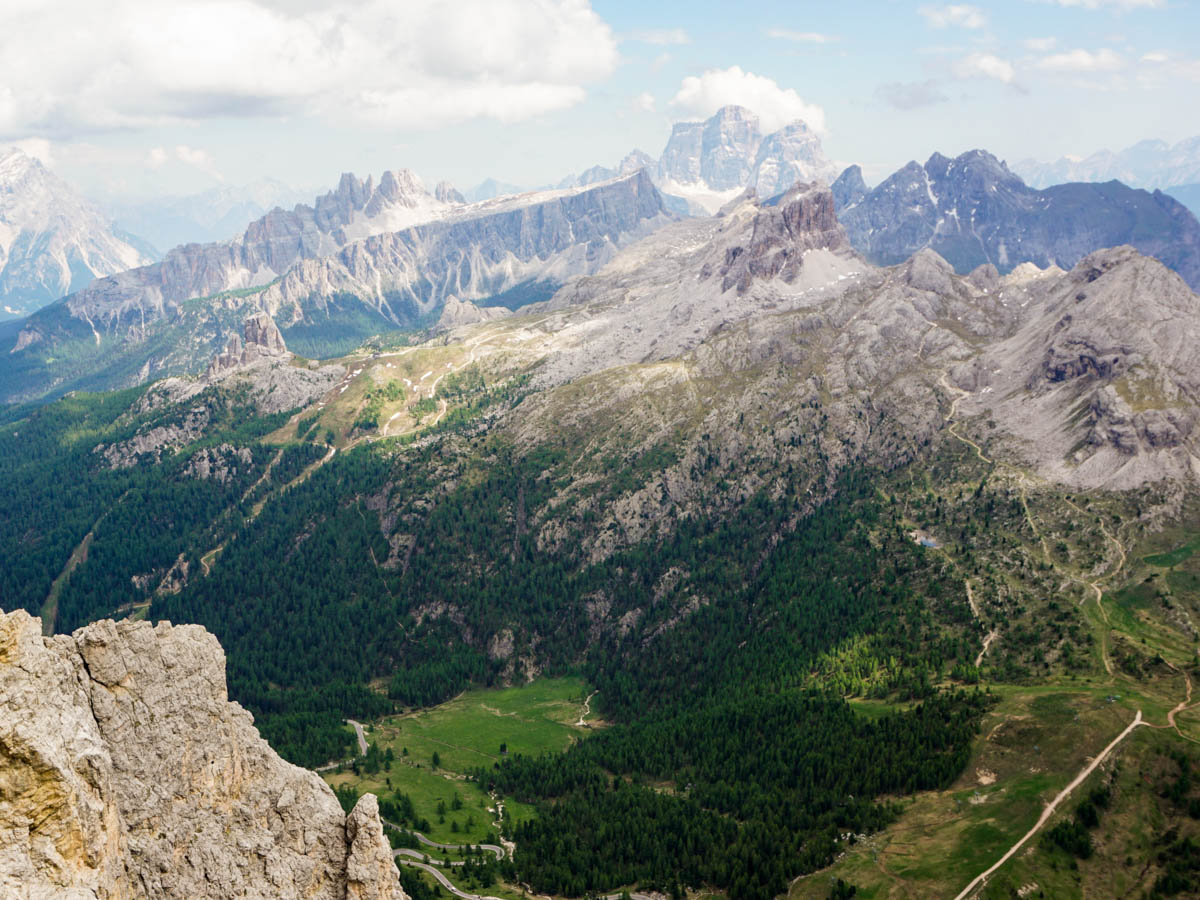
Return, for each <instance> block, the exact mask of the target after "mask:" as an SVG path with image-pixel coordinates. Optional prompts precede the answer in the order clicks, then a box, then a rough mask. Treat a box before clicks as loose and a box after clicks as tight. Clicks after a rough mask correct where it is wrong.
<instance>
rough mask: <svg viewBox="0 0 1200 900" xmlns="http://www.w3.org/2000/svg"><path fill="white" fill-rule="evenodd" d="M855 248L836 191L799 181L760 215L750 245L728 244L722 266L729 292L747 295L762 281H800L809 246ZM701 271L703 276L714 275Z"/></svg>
mask: <svg viewBox="0 0 1200 900" xmlns="http://www.w3.org/2000/svg"><path fill="white" fill-rule="evenodd" d="M818 249H822V250H834V251H844V250H848V249H849V242H848V241H847V240H846V234H845V232H844V231H842V227H841V226H840V225H839V224H838V221H837V215H836V213H835V212H834V203H833V194H832V192H831V191H830V190H829V188H826V187H823V186H821V185H818V184H811V185H796V186H795V187H793V188H792V189H791V190H790V191H788V192H787V193H786V194H785V195H784V196H783V198H782V200H781V201H780V202H779V204H778V205H777V206H773V207H763V208H762V209H761V210H760V211H759V213H758V214H757V215H756V216H755V219H754V227H753V230H752V232H751V234H750V239H749V241H747V243H746V244H745V245H737V246H731V247H728V248H727V249H726V251H725V259H724V261H723V263H722V265H721V266H720V267H719V268H718V269H717V272H716V274H718V275H720V277H721V286H722V289H723V290H730V289H731V288H737V290H738V293H745V292H746V291H747V290H748V289H749V288H750V286H751V284H753V283H754V282H755V281H757V280H764V279H766V280H769V279H772V278H776V277H778V278H781V279H782V280H783V281H784V282H785V283H791V282H792V281H794V280H795V279H796V276H797V275H798V274H799V272H800V269H801V267H802V266H803V265H804V254H805V252H807V251H809V250H818ZM708 274H709V273H708V271H707V270H701V275H700V277H701V278H705V277H707V275H708Z"/></svg>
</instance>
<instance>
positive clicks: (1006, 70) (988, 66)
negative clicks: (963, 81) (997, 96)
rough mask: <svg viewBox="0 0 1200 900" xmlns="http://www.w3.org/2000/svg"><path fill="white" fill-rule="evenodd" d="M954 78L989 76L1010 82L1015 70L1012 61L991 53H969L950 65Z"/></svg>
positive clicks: (1006, 82)
mask: <svg viewBox="0 0 1200 900" xmlns="http://www.w3.org/2000/svg"><path fill="white" fill-rule="evenodd" d="M950 71H951V72H953V73H954V77H955V78H990V79H993V80H995V81H1000V82H1003V83H1004V84H1011V83H1012V80H1013V77H1014V76H1015V74H1016V73H1015V72H1014V71H1013V66H1012V63H1010V62H1009V61H1008V60H1006V59H1001V58H1000V57H998V56H993V55H992V54H991V53H969V54H967V55H966V56H964V57H963V58H962V59H959V60H956V61H955V62H954V64H953V65H952V66H951V67H950Z"/></svg>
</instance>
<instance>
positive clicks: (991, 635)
mask: <svg viewBox="0 0 1200 900" xmlns="http://www.w3.org/2000/svg"><path fill="white" fill-rule="evenodd" d="M997 634H999V632H998V631H997V630H996V629H995V628H993V629H992V630H991V631H989V632H988V633H987V637H985V638H984V639H983V649H981V650H980V651H979V655H978V656H977V657H975V668H977V669H978V668H979V667H980V666H981V665H983V657H984V654H986V653H987V652H988V647H990V646H992V641H994V640H995V639H996V635H997Z"/></svg>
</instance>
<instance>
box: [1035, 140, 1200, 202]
mask: <svg viewBox="0 0 1200 900" xmlns="http://www.w3.org/2000/svg"><path fill="white" fill-rule="evenodd" d="M1013 168H1014V169H1015V170H1016V172H1017V173H1018V174H1020V175H1021V176H1023V177H1024V178H1025V180H1026V181H1027V182H1029V184H1031V185H1033V186H1034V187H1039V188H1045V187H1050V186H1051V185H1052V184H1059V183H1062V182H1064V181H1112V180H1114V179H1115V180H1117V181H1121V182H1123V183H1124V184H1127V185H1129V186H1130V187H1138V188H1146V189H1147V190H1153V189H1155V188H1158V189H1160V190H1162V191H1163V192H1164V193H1167V194H1170V195H1171V196H1172V197H1174V198H1175V199H1176V200H1178V201H1179V202H1180V203H1182V204H1183V205H1184V206H1186V207H1187V208H1188V209H1190V210H1191V211H1192V212H1193V213H1194V214H1195V215H1197V216H1200V137H1193V138H1187V139H1186V140H1182V141H1178V142H1177V143H1175V144H1168V143H1167V142H1166V141H1159V140H1148V141H1139V142H1138V143H1136V144H1134V145H1133V146H1132V147H1127V148H1126V149H1124V150H1122V151H1120V152H1118V153H1113V152H1112V151H1110V150H1101V151H1099V152H1097V153H1093V154H1092V155H1091V156H1086V157H1079V156H1070V157H1063V158H1062V159H1059V160H1056V161H1055V162H1050V163H1045V162H1038V161H1037V160H1033V159H1024V160H1021V161H1019V162H1017V163H1016V164H1014V166H1013Z"/></svg>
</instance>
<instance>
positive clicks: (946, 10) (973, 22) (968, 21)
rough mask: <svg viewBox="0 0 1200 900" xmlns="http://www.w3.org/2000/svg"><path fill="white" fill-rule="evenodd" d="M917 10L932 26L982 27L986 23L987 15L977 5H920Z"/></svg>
mask: <svg viewBox="0 0 1200 900" xmlns="http://www.w3.org/2000/svg"><path fill="white" fill-rule="evenodd" d="M917 12H919V13H920V14H921V15H922V16H923V17H924V18H925V21H926V22H928V23H929V24H930V25H932V26H933V27H934V28H951V27H956V28H983V27H984V26H985V25H987V16H985V15H984V13H983V10H981V9H980V8H979V7H977V6H968V5H966V4H951V5H950V6H922V7H919V8H918V9H917Z"/></svg>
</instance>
